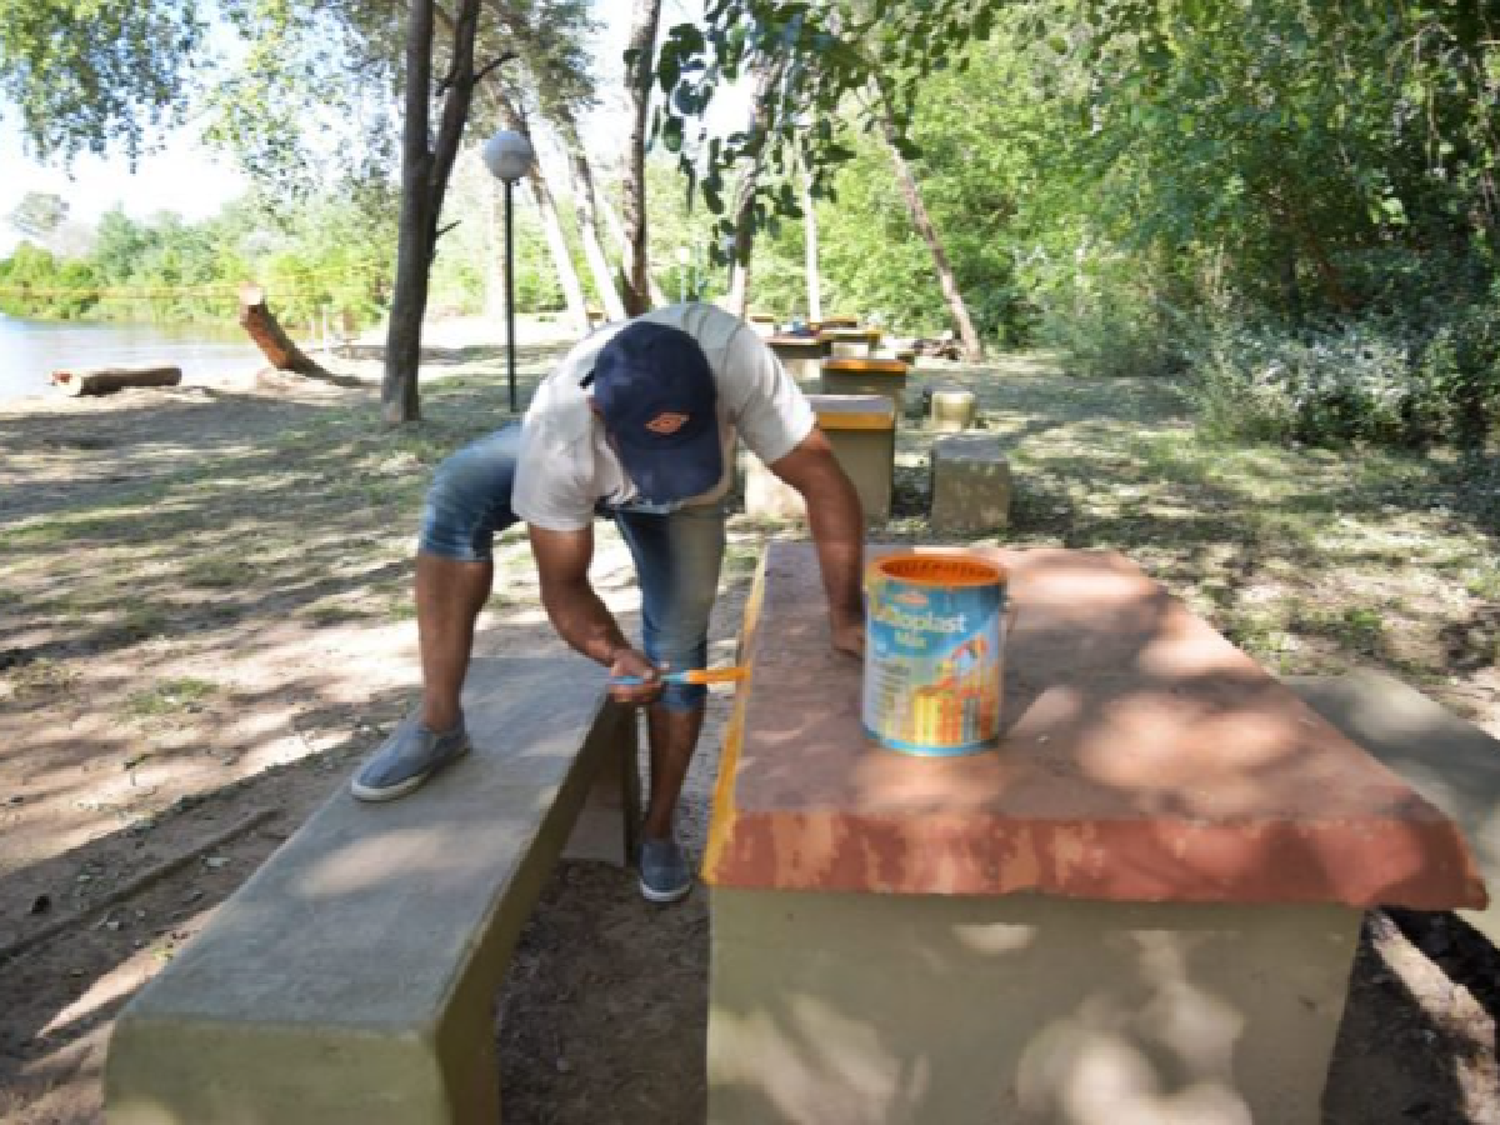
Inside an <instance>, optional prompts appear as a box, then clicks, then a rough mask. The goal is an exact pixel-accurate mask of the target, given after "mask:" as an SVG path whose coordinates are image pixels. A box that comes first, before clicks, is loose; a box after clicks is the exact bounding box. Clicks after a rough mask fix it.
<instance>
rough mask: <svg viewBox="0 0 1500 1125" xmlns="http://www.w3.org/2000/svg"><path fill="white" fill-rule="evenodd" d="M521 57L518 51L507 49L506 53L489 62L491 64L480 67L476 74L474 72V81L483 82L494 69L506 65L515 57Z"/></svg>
mask: <svg viewBox="0 0 1500 1125" xmlns="http://www.w3.org/2000/svg"><path fill="white" fill-rule="evenodd" d="M520 57H521V56H520V55H518V54H516V52H514V51H506V52H505V54H503V55H501V56H500V57H499V58H498V59H496V60H495V61H494V62H492V63H489V64H487V65H485V66H482V67H480V68H479V70H478V71H476V72H475V74H474V82H475V83H476V84H478V83H479V82H482V81H483V80H484V79H486V78H488V77H489V75H490V73H491V72H492V71H495V70H498V69H499V68H500V67H502V66H504V65H505V64H506V63H508V62H511V61H512V60H513V59H518V58H520Z"/></svg>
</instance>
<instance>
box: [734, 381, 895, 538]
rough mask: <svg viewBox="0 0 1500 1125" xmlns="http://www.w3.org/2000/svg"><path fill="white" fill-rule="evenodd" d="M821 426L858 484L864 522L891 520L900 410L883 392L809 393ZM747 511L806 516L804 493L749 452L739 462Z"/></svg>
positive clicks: (759, 514) (785, 516)
mask: <svg viewBox="0 0 1500 1125" xmlns="http://www.w3.org/2000/svg"><path fill="white" fill-rule="evenodd" d="M808 399H809V401H811V402H812V404H813V410H814V411H815V412H816V413H817V416H818V426H819V428H820V429H822V430H823V432H824V433H825V434H826V435H827V436H828V442H829V444H830V445H832V446H833V453H834V456H835V457H836V458H837V459H838V462H839V464H840V465H841V466H843V469H844V472H846V473H848V474H849V478H850V479H851V480H852V481H853V482H854V489H855V491H856V492H858V493H859V500H860V504H861V506H863V508H864V513H865V522H866V523H871V524H875V523H885V522H886V521H887V520H889V519H890V518H891V491H892V485H893V481H894V477H895V462H896V411H895V407H894V406H893V405H892V403H891V400H890V399H889V398H888V397H887V396H885V395H809V396H808ZM741 469H742V473H743V477H744V483H745V512H746V514H747V515H750V516H755V517H758V518H761V519H781V520H800V519H806V518H807V508H806V506H805V505H804V504H803V502H802V497H801V495H800V494H799V493H798V492H797V491H796V489H794V488H792V487H791V486H790V485H788V484H786V483H785V482H784V481H782V480H781V478H780V477H778V476H776V474H775V473H773V472H771V470H770V469H768V468H766V466H765V465H763V464H761V462H760V461H759V459H757V458H755V457H752V456H749V455H746V456H744V457H743V458H742V460H741Z"/></svg>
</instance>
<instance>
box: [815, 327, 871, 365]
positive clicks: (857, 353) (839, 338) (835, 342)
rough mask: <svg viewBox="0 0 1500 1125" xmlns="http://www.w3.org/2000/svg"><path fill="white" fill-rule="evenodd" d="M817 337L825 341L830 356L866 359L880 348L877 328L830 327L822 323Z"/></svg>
mask: <svg viewBox="0 0 1500 1125" xmlns="http://www.w3.org/2000/svg"><path fill="white" fill-rule="evenodd" d="M819 336H820V338H821V339H823V340H826V341H827V343H828V354H829V355H831V356H850V357H855V358H868V357H870V356H873V355H874V354H875V349H876V348H878V347H879V346H880V329H878V328H856V327H853V326H850V327H831V326H830V325H829V323H828V322H827V321H824V323H823V329H822V331H821V332H820V333H819Z"/></svg>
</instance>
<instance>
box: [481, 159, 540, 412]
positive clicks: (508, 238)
mask: <svg viewBox="0 0 1500 1125" xmlns="http://www.w3.org/2000/svg"><path fill="white" fill-rule="evenodd" d="M480 155H481V156H482V157H483V158H484V166H485V167H486V168H488V169H489V170H490V175H492V176H494V177H495V178H496V179H497V180H503V181H505V350H506V359H505V369H506V374H507V377H508V378H509V380H510V412H511V413H512V414H514V413H515V412H516V281H515V277H516V269H515V239H514V235H513V233H512V232H513V226H512V223H511V196H512V194H513V193H514V191H515V186H516V181H517V180H519V179H520V178H521V177H522V176H524V175H525V174H526V173H527V171H528V170H529V169H530V168H531V162H532V160H533V159H534V157H535V151H534V150H533V149H532V147H531V142H530V141H528V140H527V139H526V137H525V136H524V135H523V134H521V133H514V132H511V131H510V130H508V129H505V130H502V131H501V132H498V133H496V134H495V135H494V136H493V137H491V138H490V139H489V140H487V141H485V142H484V150H483V151H482V152H481V153H480Z"/></svg>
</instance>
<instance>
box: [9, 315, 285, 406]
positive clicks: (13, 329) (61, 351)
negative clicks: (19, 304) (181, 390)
mask: <svg viewBox="0 0 1500 1125" xmlns="http://www.w3.org/2000/svg"><path fill="white" fill-rule="evenodd" d="M151 364H167V365H173V366H176V367H180V368H182V377H183V380H184V381H185V382H189V383H191V382H195V381H197V380H200V379H204V378H206V377H209V378H211V377H215V376H221V375H235V374H247V373H249V372H251V371H255V370H257V369H259V368H261V367H264V366H265V358H264V357H263V356H262V355H261V354H260V352H259V350H257V349H256V347H255V345H254V344H252V343H250V340H249V337H247V336H246V335H245V332H244V329H242V328H240V327H238V326H237V325H232V324H231V325H212V324H207V325H205V324H89V323H83V324H80V323H78V322H76V321H45V320H18V319H17V318H15V317H8V316H5V315H4V314H3V313H0V402H7V401H10V400H12V399H17V398H23V397H25V396H27V395H59V396H60V395H61V394H62V392H61V391H59V390H56V389H54V388H53V387H52V386H51V385H50V384H49V383H48V382H47V377H48V376H49V375H50V374H51V373H52V371H53V370H55V369H57V368H62V367H136V366H146V365H151Z"/></svg>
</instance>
